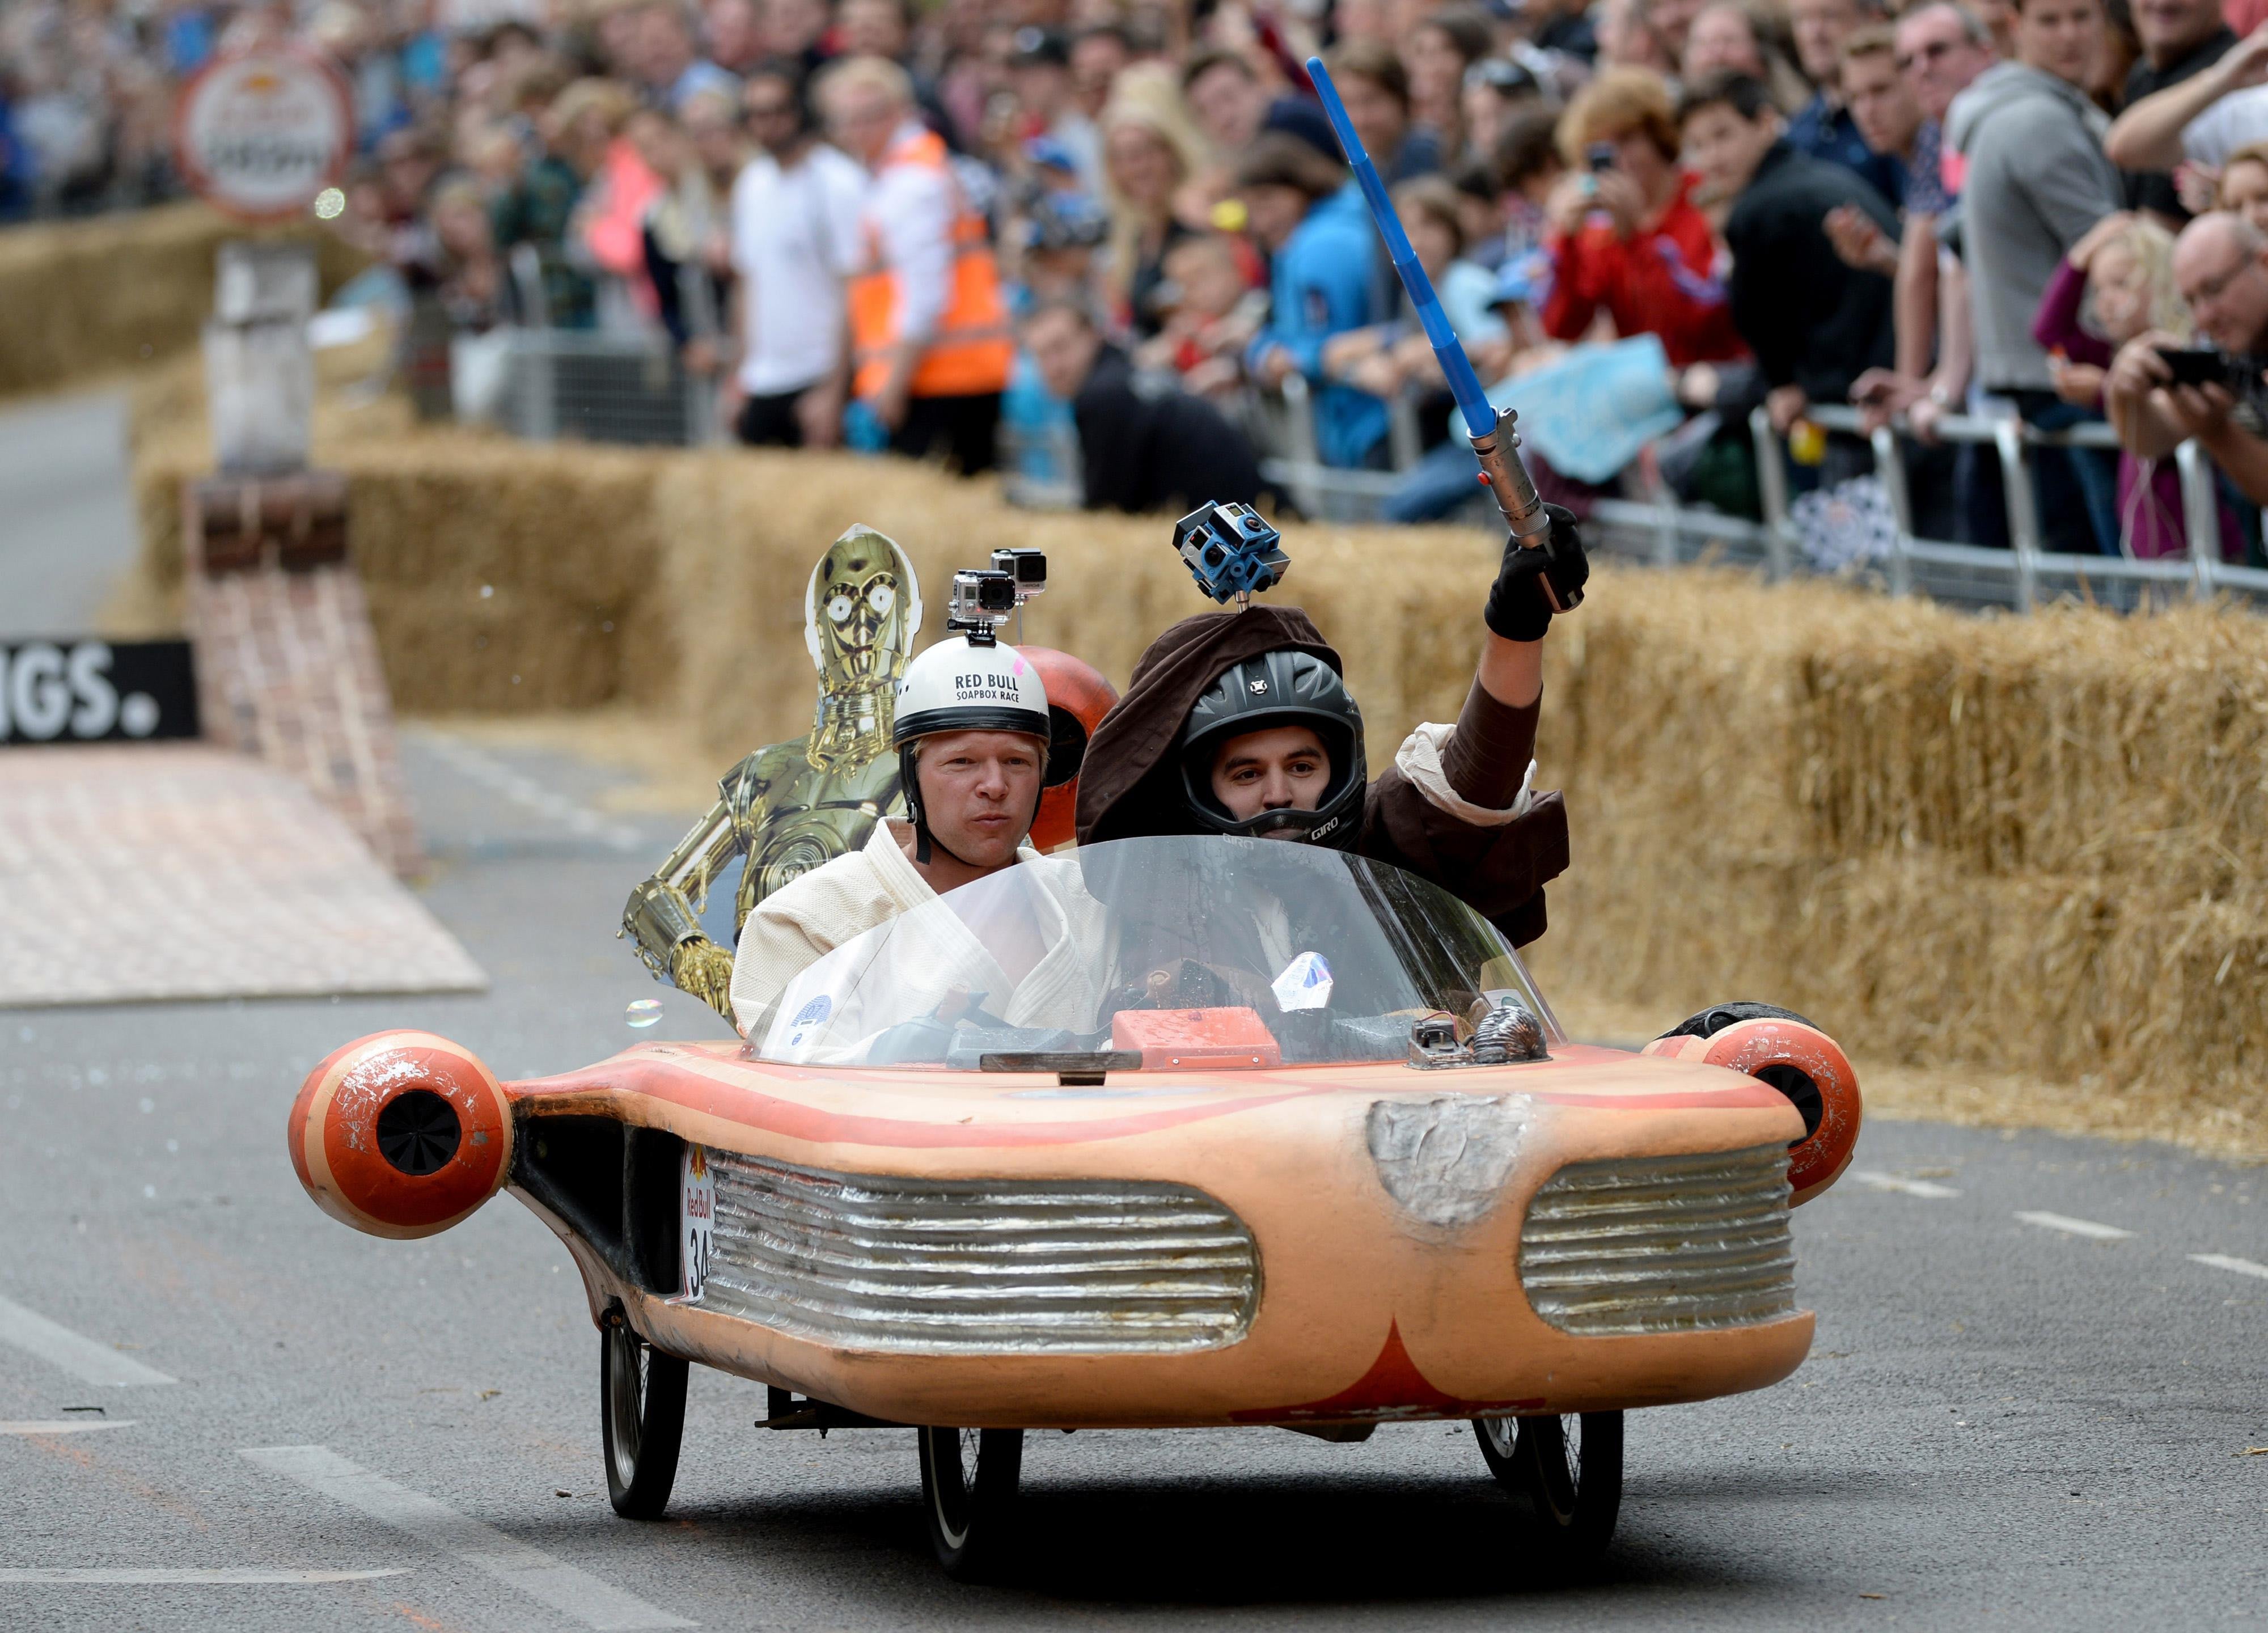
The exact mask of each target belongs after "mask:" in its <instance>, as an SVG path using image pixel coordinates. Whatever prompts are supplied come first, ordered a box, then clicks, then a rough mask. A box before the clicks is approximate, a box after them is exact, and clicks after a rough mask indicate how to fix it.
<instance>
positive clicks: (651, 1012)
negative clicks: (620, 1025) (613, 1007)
mask: <svg viewBox="0 0 2268 1633" xmlns="http://www.w3.org/2000/svg"><path fill="white" fill-rule="evenodd" d="M622 1019H623V1020H624V1021H625V1022H627V1023H628V1024H629V1025H630V1026H636V1027H637V1028H639V1029H640V1030H641V1031H643V1030H644V1028H646V1027H648V1026H652V1025H653V1024H654V1022H656V1021H658V1020H659V1019H661V1000H660V999H659V998H633V999H631V1000H630V1007H629V1008H628V1009H626V1010H624V1011H622Z"/></svg>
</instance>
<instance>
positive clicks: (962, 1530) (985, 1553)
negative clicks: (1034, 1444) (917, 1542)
mask: <svg viewBox="0 0 2268 1633" xmlns="http://www.w3.org/2000/svg"><path fill="white" fill-rule="evenodd" d="M917 1432H918V1433H919V1435H920V1437H921V1475H922V1506H923V1508H924V1511H925V1512H926V1513H927V1516H928V1521H929V1540H930V1546H931V1547H932V1548H935V1549H936V1550H937V1560H938V1563H939V1564H941V1565H943V1566H944V1567H945V1572H946V1575H947V1576H949V1577H952V1578H954V1579H955V1580H957V1581H962V1582H975V1581H981V1580H983V1578H985V1577H987V1576H989V1575H990V1574H991V1573H992V1572H993V1571H994V1570H997V1569H998V1565H999V1563H1000V1562H1001V1560H1002V1558H1003V1557H1004V1556H1005V1554H1006V1552H1007V1548H1008V1544H1009V1536H1008V1532H1009V1529H1010V1527H1011V1526H1013V1524H1014V1519H1013V1511H1014V1508H1015V1503H1016V1485H1017V1482H1018V1481H1019V1480H1020V1479H1021V1478H1022V1475H1023V1471H1024V1431H1022V1430H1020V1429H924V1430H920V1431H917Z"/></svg>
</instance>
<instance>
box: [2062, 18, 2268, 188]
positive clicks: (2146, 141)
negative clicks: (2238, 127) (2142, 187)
mask: <svg viewBox="0 0 2268 1633" xmlns="http://www.w3.org/2000/svg"><path fill="white" fill-rule="evenodd" d="M2264 82H2268V26H2263V27H2260V28H2256V29H2254V30H2253V31H2252V33H2250V34H2248V35H2246V36H2245V37H2244V38H2243V39H2242V40H2239V41H2238V42H2237V43H2236V45H2235V48H2233V49H2232V50H2230V52H2229V53H2228V55H2226V56H2224V57H2222V58H2221V59H2220V62H2218V63H2214V64H2213V66H2212V67H2211V68H2208V69H2206V70H2205V71H2204V72H2203V73H2201V74H2193V75H2191V77H2189V78H2187V79H2184V80H2183V81H2182V82H2181V84H2179V85H2168V86H2167V87H2166V88H2165V89H2164V90H2163V91H2159V92H2153V93H2152V94H2151V95H2149V96H2146V97H2144V98H2143V99H2141V100H2140V101H2139V102H2137V103H2135V104H2134V106H2133V107H2130V108H2128V109H2127V110H2126V111H2125V112H2124V113H2123V114H2119V115H2118V117H2117V120H2115V121H2113V122H2112V124H2111V126H2110V135H2109V136H2105V137H2104V138H2103V139H2102V151H2104V152H2105V153H2106V154H2108V155H2109V156H2110V162H2111V163H2112V164H2114V165H2116V166H2118V168H2119V169H2121V170H2171V169H2172V168H2173V167H2174V166H2176V165H2178V164H2180V163H2181V162H2182V160H2183V158H2184V157H2186V156H2185V155H2184V154H2183V151H2182V132H2183V131H2184V130H2186V129H2189V127H2190V125H2191V121H2194V120H2195V119H2196V118H2197V117H2198V114H2202V113H2204V112H2205V109H2207V108H2209V107H2212V106H2213V104H2214V103H2216V102H2218V101H2220V99H2221V98H2223V97H2225V96H2227V95H2228V93H2229V92H2232V91H2242V90H2243V89H2244V88H2245V87H2246V86H2248V85H2260V84H2263V83H2264Z"/></svg>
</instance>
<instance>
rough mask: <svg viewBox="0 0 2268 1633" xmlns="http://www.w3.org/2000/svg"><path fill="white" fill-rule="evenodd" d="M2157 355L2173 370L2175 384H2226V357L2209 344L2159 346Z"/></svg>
mask: <svg viewBox="0 0 2268 1633" xmlns="http://www.w3.org/2000/svg"><path fill="white" fill-rule="evenodd" d="M2158 356H2160V357H2162V358H2164V359H2165V362H2166V366H2167V367H2168V368H2169V369H2171V370H2172V371H2173V374H2174V384H2175V385H2176V386H2226V385H2228V383H2229V378H2230V373H2229V366H2228V357H2226V356H2225V355H2223V354H2222V353H2220V352H2218V351H2215V350H2213V348H2211V347H2210V346H2161V347H2159V348H2158Z"/></svg>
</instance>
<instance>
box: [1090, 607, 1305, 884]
mask: <svg viewBox="0 0 2268 1633" xmlns="http://www.w3.org/2000/svg"><path fill="white" fill-rule="evenodd" d="M1286 649H1288V650H1290V651H1298V652H1311V653H1313V654H1314V656H1315V657H1317V658H1322V660H1323V661H1324V662H1325V663H1327V664H1329V666H1331V667H1332V668H1333V669H1336V670H1338V671H1339V672H1340V673H1345V670H1344V666H1343V665H1342V664H1341V663H1340V662H1339V655H1338V653H1337V652H1336V651H1332V650H1331V647H1330V645H1329V643H1327V642H1326V641H1325V640H1324V639H1323V635H1322V630H1320V629H1316V628H1315V626H1314V622H1312V621H1310V620H1309V618H1308V617H1307V614H1305V613H1303V612H1301V611H1300V609H1299V608H1298V607H1247V608H1245V609H1244V610H1243V611H1242V612H1237V613H1199V614H1197V616H1196V617H1194V618H1184V619H1182V622H1179V623H1177V624H1175V626H1174V627H1173V628H1172V629H1168V630H1167V631H1166V632H1165V634H1163V635H1161V636H1159V637H1158V638H1157V639H1156V640H1154V641H1152V642H1151V643H1150V649H1149V651H1145V652H1144V653H1143V654H1142V657H1141V660H1140V661H1139V662H1138V663H1137V664H1136V665H1135V666H1134V680H1133V682H1132V684H1130V686H1128V687H1127V688H1126V695H1125V696H1123V697H1122V698H1120V699H1119V700H1118V702H1117V703H1116V705H1114V706H1113V707H1112V709H1111V710H1110V712H1109V713H1108V714H1107V715H1105V716H1103V717H1102V724H1101V725H1099V726H1097V727H1096V728H1095V731H1094V738H1093V739H1092V740H1091V741H1090V742H1089V743H1088V744H1087V749H1086V763H1085V764H1084V765H1082V766H1081V767H1080V768H1079V843H1080V844H1082V845H1092V844H1099V843H1101V842H1103V841H1104V840H1108V839H1137V838H1144V837H1148V836H1151V835H1171V834H1194V833H1197V832H1198V831H1199V830H1198V829H1197V826H1196V825H1195V824H1194V823H1192V822H1191V821H1190V820H1189V816H1188V814H1187V813H1186V812H1185V811H1184V809H1183V807H1182V791H1181V769H1180V763H1179V759H1178V756H1176V754H1175V752H1174V750H1175V744H1176V743H1177V742H1178V741H1179V740H1180V738H1181V734H1182V722H1183V721H1185V720H1187V719H1188V718H1189V710H1191V709H1193V708H1195V707H1196V706H1197V699H1198V698H1200V697H1202V696H1203V695H1204V690H1205V688H1207V687H1209V686H1211V684H1212V683H1213V682H1214V681H1215V680H1219V678H1220V676H1221V674H1222V673H1223V672H1224V671H1226V670H1228V669H1231V668H1233V667H1234V666H1236V665H1238V664H1241V663H1242V662H1243V661H1244V660H1245V659H1246V658H1257V657H1258V656H1260V654H1261V653H1263V652H1273V651H1283V650H1286Z"/></svg>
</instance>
